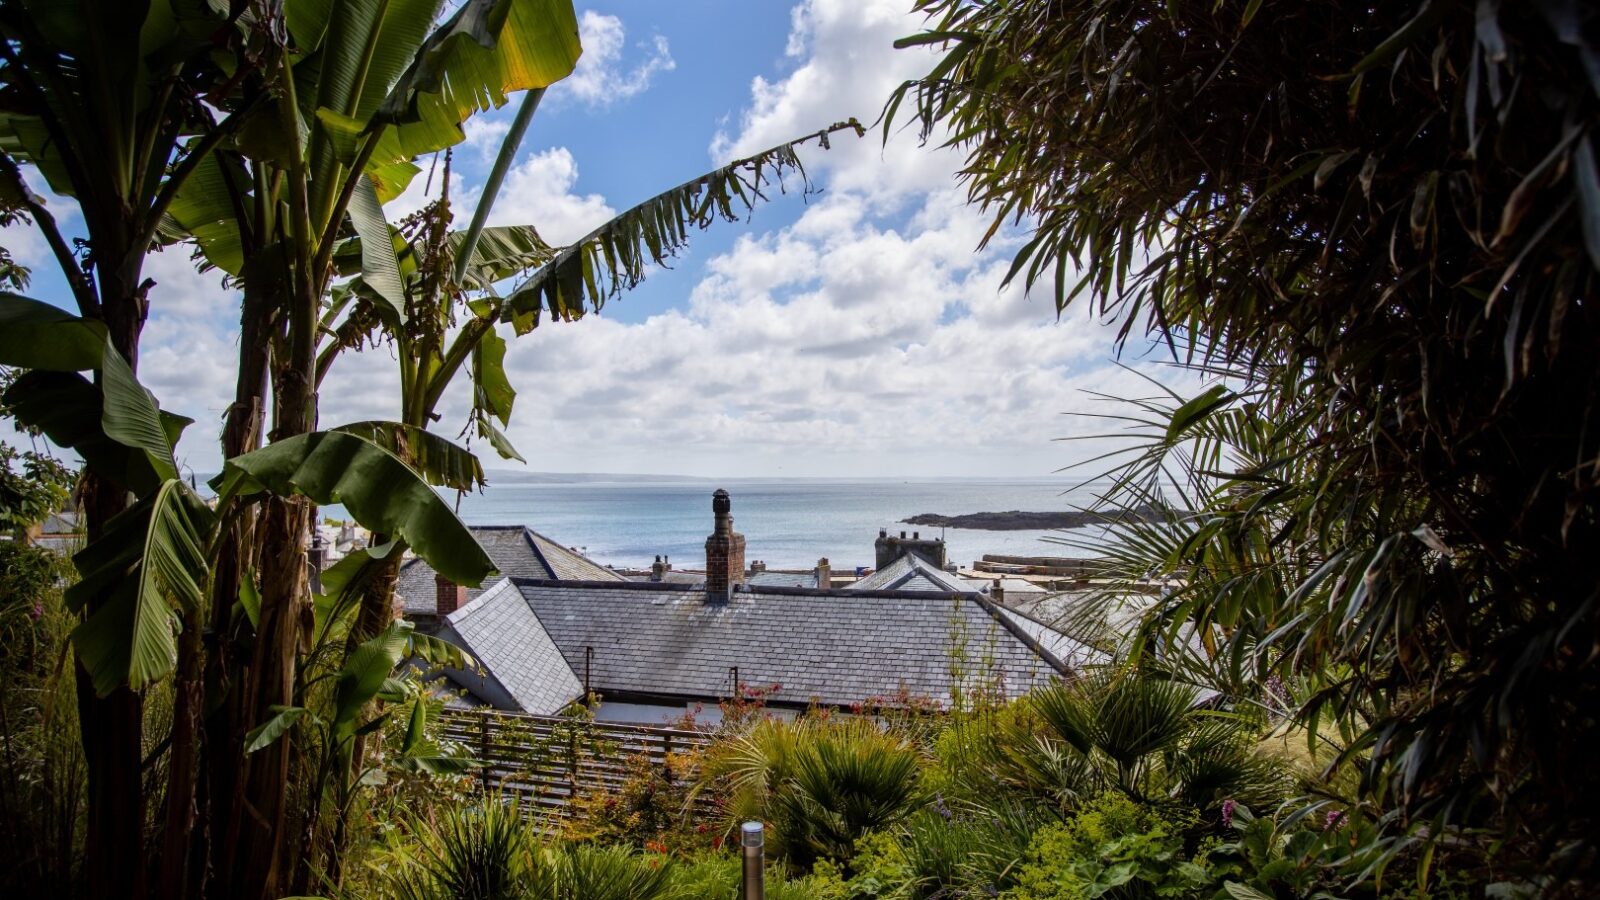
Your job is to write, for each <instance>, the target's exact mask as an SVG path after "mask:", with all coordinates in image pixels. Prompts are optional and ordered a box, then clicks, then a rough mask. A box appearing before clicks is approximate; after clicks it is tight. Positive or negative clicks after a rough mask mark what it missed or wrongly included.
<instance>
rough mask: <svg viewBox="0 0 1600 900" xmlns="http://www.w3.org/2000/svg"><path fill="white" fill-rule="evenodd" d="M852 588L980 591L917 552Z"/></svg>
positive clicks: (852, 589)
mask: <svg viewBox="0 0 1600 900" xmlns="http://www.w3.org/2000/svg"><path fill="white" fill-rule="evenodd" d="M845 590H849V591H939V592H943V593H958V594H976V593H978V592H979V590H980V588H979V587H977V586H976V585H974V584H973V583H972V582H970V581H967V580H966V579H964V578H961V577H959V576H956V575H952V574H951V573H949V572H946V571H944V570H943V569H940V568H939V567H938V566H935V565H934V564H933V563H930V562H928V561H927V560H925V559H923V558H922V557H921V556H918V555H917V554H915V553H906V554H905V555H904V556H901V557H900V558H899V559H896V560H895V561H894V562H892V563H889V564H888V565H887V566H884V567H883V568H881V569H879V570H878V571H876V572H873V573H872V574H871V575H867V576H865V577H863V578H861V579H859V580H857V581H856V582H855V583H854V584H852V585H850V586H849V587H847V588H845Z"/></svg>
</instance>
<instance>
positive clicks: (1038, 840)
mask: <svg viewBox="0 0 1600 900" xmlns="http://www.w3.org/2000/svg"><path fill="white" fill-rule="evenodd" d="M1193 825H1194V821H1193V819H1192V818H1191V817H1188V816H1186V815H1183V814H1177V815H1172V814H1163V813H1161V812H1158V811H1156V810H1154V809H1152V808H1151V807H1148V806H1143V805H1140V804H1137V803H1134V802H1133V801H1132V800H1130V799H1128V798H1127V797H1126V796H1124V795H1122V794H1117V793H1108V794H1103V795H1101V796H1099V797H1097V798H1095V799H1094V800H1092V801H1090V802H1089V803H1087V804H1085V805H1084V806H1083V807H1081V808H1080V809H1079V811H1078V813H1077V814H1076V815H1074V816H1073V817H1072V818H1070V819H1068V820H1067V821H1066V822H1063V823H1061V824H1059V825H1046V826H1044V827H1043V828H1040V829H1039V831H1038V833H1037V834H1036V835H1034V839H1033V842H1032V844H1031V845H1030V846H1029V848H1028V855H1027V860H1026V862H1024V863H1023V865H1022V867H1021V869H1020V871H1019V872H1018V874H1017V886H1016V887H1015V888H1013V889H1012V890H1010V891H1008V892H1006V893H1005V895H1004V896H1005V897H1007V898H1010V900H1091V898H1096V897H1114V898H1128V900H1134V898H1147V897H1193V896H1202V895H1204V894H1208V893H1209V892H1210V891H1209V890H1208V888H1210V887H1211V885H1212V883H1213V878H1212V876H1211V874H1210V873H1209V872H1208V871H1207V869H1206V868H1205V866H1204V865H1202V864H1200V863H1196V862H1194V861H1192V860H1190V859H1187V858H1186V857H1185V854H1184V837H1183V836H1184V833H1185V832H1186V831H1187V830H1188V829H1189V828H1191V827H1192V826H1193Z"/></svg>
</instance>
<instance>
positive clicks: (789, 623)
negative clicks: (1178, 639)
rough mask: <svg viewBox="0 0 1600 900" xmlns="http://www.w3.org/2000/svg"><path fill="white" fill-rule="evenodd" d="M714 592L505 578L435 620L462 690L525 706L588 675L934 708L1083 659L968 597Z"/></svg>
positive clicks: (655, 697) (542, 709) (668, 696)
mask: <svg viewBox="0 0 1600 900" xmlns="http://www.w3.org/2000/svg"><path fill="white" fill-rule="evenodd" d="M712 597H714V595H709V594H708V593H707V592H706V591H705V590H704V589H702V588H697V587H686V586H684V585H681V584H673V583H670V582H633V581H565V580H550V579H529V578H509V579H506V580H503V581H501V582H499V583H497V584H496V585H494V586H493V587H491V588H490V589H489V590H487V591H484V592H483V593H481V594H480V595H479V596H478V597H477V598H476V599H473V600H471V601H470V602H468V603H467V604H466V605H464V606H462V607H461V608H460V609H458V610H456V611H455V612H453V613H451V614H450V615H448V616H446V617H445V619H444V621H443V623H441V624H442V629H443V630H445V631H447V632H453V636H454V637H455V638H456V639H457V640H459V642H460V643H461V644H462V645H463V646H464V647H465V649H467V650H468V651H469V652H471V653H472V654H473V655H474V656H476V657H477V659H478V661H479V662H480V663H481V665H482V667H483V670H484V674H483V677H482V679H481V683H480V684H479V686H478V687H476V688H474V687H473V686H472V685H470V684H468V685H467V686H468V687H469V689H472V690H474V692H475V693H478V694H479V695H480V698H481V699H482V700H483V701H485V702H489V703H491V704H493V705H497V706H507V705H510V706H514V707H516V708H520V709H522V710H525V711H528V712H536V713H552V712H555V711H557V710H559V709H560V708H561V707H562V706H565V705H566V704H567V703H568V702H570V701H572V700H575V699H577V698H579V697H581V696H583V694H584V689H585V681H587V685H588V688H589V689H590V690H592V691H594V692H597V693H599V694H600V695H601V696H602V697H605V698H608V699H612V700H630V699H631V700H641V701H646V702H651V701H671V702H695V701H710V702H715V701H716V700H719V699H722V698H726V697H729V696H732V695H734V694H735V692H736V691H737V690H738V686H747V685H761V686H769V685H773V684H777V685H780V686H781V687H780V688H779V690H778V691H777V692H776V693H775V694H774V695H773V696H772V697H771V698H770V699H769V702H771V703H775V704H779V705H793V706H804V705H807V704H810V703H813V702H816V703H821V704H825V705H829V706H849V705H851V704H854V703H859V702H863V701H867V700H870V699H872V698H887V697H894V696H897V695H906V696H911V697H918V698H926V699H928V700H931V701H933V702H941V703H942V702H946V701H947V700H948V698H949V697H950V696H951V695H952V692H953V691H956V690H965V691H975V690H980V689H985V688H993V689H997V690H1000V691H1002V692H1003V693H1004V694H1005V695H1006V696H1009V697H1015V696H1020V695H1021V694H1024V693H1026V692H1027V691H1029V690H1030V689H1031V688H1033V687H1034V686H1037V685H1039V684H1041V683H1043V682H1046V681H1048V680H1050V679H1052V678H1055V677H1056V676H1058V675H1061V674H1065V673H1068V672H1070V671H1072V670H1074V669H1076V668H1077V667H1079V666H1082V665H1084V664H1086V663H1088V662H1091V661H1093V660H1094V659H1095V658H1096V655H1095V651H1093V650H1091V649H1090V648H1088V647H1086V646H1084V645H1082V644H1079V643H1077V642H1076V641H1072V640H1070V639H1069V638H1067V637H1065V636H1064V635H1062V634H1060V633H1058V632H1055V631H1053V630H1051V629H1049V628H1047V627H1045V626H1044V625H1043V624H1041V623H1039V622H1037V621H1035V620H1034V619H1032V618H1030V617H1028V616H1026V615H1024V614H1022V613H1019V612H1016V611H1015V610H1009V609H1005V608H1003V607H999V606H996V605H995V604H993V603H990V602H989V601H988V600H987V599H986V598H984V597H982V596H981V595H979V594H976V593H966V592H949V593H934V592H929V591H895V590H870V589H852V590H818V589H815V588H804V587H774V586H764V585H743V586H740V587H738V588H736V589H735V590H734V591H733V592H732V593H731V595H729V598H728V599H727V600H717V599H712ZM735 679H737V686H736V684H735ZM463 683H464V684H465V683H466V682H463Z"/></svg>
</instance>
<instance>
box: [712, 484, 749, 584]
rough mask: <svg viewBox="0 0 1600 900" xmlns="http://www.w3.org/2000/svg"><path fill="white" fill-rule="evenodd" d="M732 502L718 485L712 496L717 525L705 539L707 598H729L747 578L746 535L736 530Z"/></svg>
mask: <svg viewBox="0 0 1600 900" xmlns="http://www.w3.org/2000/svg"><path fill="white" fill-rule="evenodd" d="M732 510H733V501H731V500H729V499H728V492H727V491H725V490H723V489H721V488H718V489H717V492H716V493H714V494H712V495H711V512H712V513H713V514H714V515H715V517H716V524H715V526H714V527H713V528H712V530H711V536H710V537H708V538H706V599H707V600H724V601H725V600H728V599H731V597H732V594H733V586H734V585H735V584H740V583H742V582H743V581H744V535H742V534H740V533H738V532H737V531H734V530H733V515H732Z"/></svg>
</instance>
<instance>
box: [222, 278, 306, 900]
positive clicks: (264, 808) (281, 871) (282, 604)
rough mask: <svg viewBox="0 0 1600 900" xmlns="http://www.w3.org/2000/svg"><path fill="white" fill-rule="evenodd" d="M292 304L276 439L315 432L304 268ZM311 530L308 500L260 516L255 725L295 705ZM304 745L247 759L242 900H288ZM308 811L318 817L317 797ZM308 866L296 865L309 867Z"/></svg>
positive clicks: (269, 504) (278, 368) (284, 744)
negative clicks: (297, 762)
mask: <svg viewBox="0 0 1600 900" xmlns="http://www.w3.org/2000/svg"><path fill="white" fill-rule="evenodd" d="M296 274H297V276H298V277H297V278H296V279H295V282H296V283H295V284H294V285H293V293H292V296H290V297H289V301H290V302H289V304H288V307H289V315H288V317H287V319H288V321H287V333H286V334H284V335H283V339H282V340H281V341H280V342H277V343H278V346H279V347H280V348H281V350H282V358H279V359H274V365H273V367H272V373H273V374H272V388H273V398H274V402H275V409H274V416H273V424H274V429H273V434H272V438H273V439H274V440H283V439H284V438H288V437H293V436H295V435H299V434H305V433H306V432H309V431H311V430H312V429H313V428H315V427H316V415H317V406H316V393H315V390H314V388H315V380H316V353H315V343H314V341H315V330H316V325H317V300H318V297H319V292H318V291H317V290H316V289H315V287H314V286H313V282H312V280H311V279H310V278H309V277H307V276H306V274H305V270H304V269H303V268H300V269H298V271H297V273H296ZM310 526H311V504H310V501H308V500H305V499H304V498H299V497H270V498H268V499H267V500H266V501H265V505H264V508H263V509H262V512H261V519H260V531H259V533H260V541H259V548H260V549H259V557H258V559H259V561H260V571H261V621H260V625H259V627H258V628H257V629H256V640H255V653H254V657H253V658H252V660H251V665H250V669H251V676H250V678H251V681H252V682H253V683H252V684H251V688H252V693H251V696H250V698H249V700H250V702H249V704H248V706H247V709H248V710H249V716H250V717H249V718H248V719H247V723H248V724H247V727H250V726H253V725H254V724H256V723H259V722H262V721H265V720H266V718H267V717H268V716H269V715H270V714H271V713H270V710H271V707H273V706H280V705H290V704H292V703H293V702H294V678H295V669H296V662H297V657H298V650H299V647H300V643H301V639H302V635H303V634H306V633H308V632H309V627H310V624H311V617H312V613H311V597H310V586H309V583H308V581H307V578H306V538H307V535H308V534H309V532H310ZM296 753H297V746H296V744H295V742H294V739H293V734H292V733H291V734H286V735H284V736H283V737H282V738H280V739H278V740H276V741H274V742H272V743H271V744H269V745H268V746H266V747H264V748H262V749H261V750H259V751H257V752H256V753H253V754H251V755H250V757H249V774H248V777H247V779H246V783H245V791H244V798H245V799H244V802H245V811H246V816H245V818H244V819H243V827H242V829H241V834H240V837H241V852H242V856H241V859H240V864H239V865H238V866H237V867H236V869H235V873H236V875H237V881H236V885H237V887H238V888H239V890H238V891H236V892H235V896H239V897H260V898H263V900H271V898H276V897H279V896H281V895H282V894H283V893H284V888H285V887H286V886H287V885H288V884H289V883H290V877H291V875H292V870H293V869H294V867H295V866H296V865H297V861H296V860H293V859H291V858H290V857H291V855H292V854H291V853H290V852H289V851H291V850H292V849H293V848H294V846H295V841H294V835H295V834H297V833H298V829H297V828H296V827H294V826H295V825H298V824H299V823H291V822H290V821H289V813H290V807H291V797H290V793H291V791H290V781H289V773H290V767H291V765H292V763H293V761H294V759H295V756H296ZM306 806H307V807H308V809H310V810H311V811H312V813H314V811H315V809H316V801H315V798H309V800H308V802H307V804H306ZM304 862H305V861H303V860H302V861H298V864H300V865H303V864H304Z"/></svg>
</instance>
